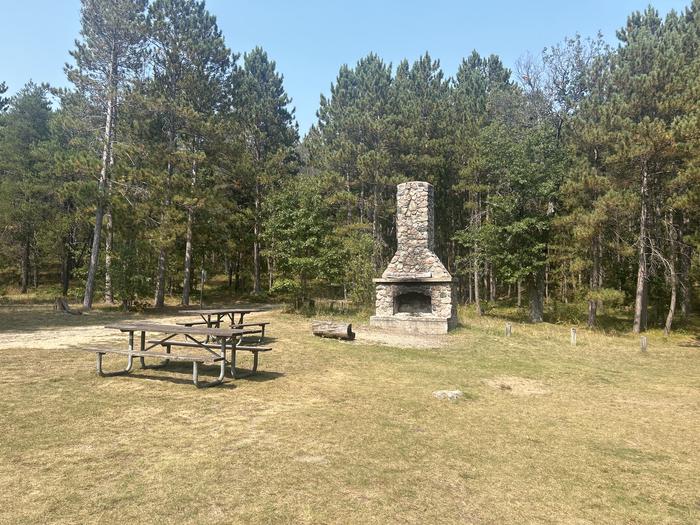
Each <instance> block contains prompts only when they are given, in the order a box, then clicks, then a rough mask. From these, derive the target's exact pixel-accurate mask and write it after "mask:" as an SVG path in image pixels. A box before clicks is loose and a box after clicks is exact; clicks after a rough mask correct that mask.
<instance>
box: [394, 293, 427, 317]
mask: <svg viewBox="0 0 700 525" xmlns="http://www.w3.org/2000/svg"><path fill="white" fill-rule="evenodd" d="M394 311H395V312H396V313H399V314H431V313H433V307H432V304H431V301H430V296H429V295H425V294H422V293H418V292H408V293H403V294H401V295H397V296H396V299H395V303H394Z"/></svg>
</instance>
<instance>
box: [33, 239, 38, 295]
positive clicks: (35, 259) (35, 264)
mask: <svg viewBox="0 0 700 525" xmlns="http://www.w3.org/2000/svg"><path fill="white" fill-rule="evenodd" d="M32 281H33V282H32V284H33V285H34V289H35V290H36V289H37V288H39V253H38V251H37V250H36V249H34V250H32Z"/></svg>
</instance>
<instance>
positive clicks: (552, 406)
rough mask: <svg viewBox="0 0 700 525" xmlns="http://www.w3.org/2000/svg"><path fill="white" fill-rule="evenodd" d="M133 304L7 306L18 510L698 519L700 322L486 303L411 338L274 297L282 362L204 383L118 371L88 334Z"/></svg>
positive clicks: (114, 337)
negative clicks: (353, 332)
mask: <svg viewBox="0 0 700 525" xmlns="http://www.w3.org/2000/svg"><path fill="white" fill-rule="evenodd" d="M154 315H155V314H151V317H153V316H154ZM173 315H174V311H170V312H167V311H166V312H165V313H161V314H158V316H157V317H154V318H158V319H164V320H172V316H173ZM126 316H127V314H123V313H119V312H116V311H109V312H108V311H102V312H100V311H96V312H94V313H91V314H89V315H84V316H75V317H74V316H68V315H64V314H57V313H54V312H52V311H51V309H50V307H47V306H16V307H2V308H0V333H2V340H0V359H1V361H0V362H1V363H2V374H0V414H1V418H0V522H2V523H197V524H199V523H378V524H379V523H382V524H383V523H417V522H420V523H596V524H598V523H649V524H658V523H697V522H699V521H700V341H699V340H698V339H697V336H693V335H691V334H690V333H685V334H681V335H674V336H672V337H670V338H669V339H668V340H664V339H663V338H662V337H661V335H660V334H658V333H651V334H650V342H649V351H648V353H647V354H642V353H641V352H640V351H639V343H638V338H635V337H632V336H631V335H616V336H610V335H607V336H605V335H601V334H599V333H596V332H589V331H587V330H583V329H579V332H578V346H576V347H575V348H572V347H571V346H570V345H569V332H568V327H567V326H559V325H551V324H544V325H540V326H529V325H525V324H515V325H514V328H513V336H512V337H510V338H506V337H504V336H503V335H502V331H503V320H502V319H496V318H491V317H488V318H482V319H474V318H466V319H465V320H464V323H463V326H462V327H461V328H459V329H458V330H456V331H454V332H452V333H451V334H450V335H448V336H446V337H443V338H438V339H435V340H434V341H432V340H428V341H427V343H426V341H425V340H424V341H421V345H417V346H422V347H421V348H416V347H405V348H400V347H398V346H397V345H391V344H390V345H387V344H380V343H379V342H378V341H379V340H378V339H373V338H372V334H371V333H366V334H365V333H364V332H363V330H362V329H360V337H359V338H358V341H356V342H353V343H347V342H339V341H333V340H321V339H317V338H314V337H312V336H311V335H310V329H309V319H308V318H305V317H301V316H297V315H292V314H285V313H282V312H281V311H274V312H268V313H265V314H256V315H255V316H254V317H252V318H253V319H254V318H255V317H257V318H263V317H264V318H267V319H270V320H271V321H272V325H271V330H270V335H271V336H272V337H273V338H274V341H273V342H272V346H273V347H274V351H273V352H271V353H269V354H266V355H264V356H263V357H262V360H261V369H262V370H263V373H261V374H259V375H258V376H256V377H254V378H249V379H242V380H237V381H233V380H231V379H229V380H228V381H227V383H226V384H225V385H224V386H223V387H218V388H213V389H208V390H197V389H195V388H194V386H193V385H192V383H191V366H189V365H188V364H182V365H181V366H178V365H174V366H172V367H171V368H170V369H169V370H168V371H162V370H161V371H140V370H137V371H136V372H135V373H133V374H132V375H130V376H128V377H115V378H99V377H97V376H96V374H95V372H94V357H93V356H92V355H91V354H86V353H81V352H73V351H70V349H71V348H75V347H79V346H87V345H89V346H109V345H116V344H119V345H124V344H125V338H124V336H122V335H120V334H118V333H111V332H110V331H108V330H104V329H102V326H103V325H104V324H105V323H106V322H108V321H115V320H119V319H123V318H126ZM128 317H129V318H133V317H145V316H144V315H143V314H141V315H134V314H131V315H128ZM37 326H38V327H40V328H37ZM404 342H405V343H407V345H408V346H416V345H410V344H408V343H411V341H410V340H408V339H406V340H405V341H403V340H402V338H399V343H401V344H402V343H404ZM402 346H403V344H402ZM426 346H428V347H430V346H433V348H426ZM107 364H108V365H112V366H116V365H118V362H117V360H116V358H111V357H110V358H109V361H108V362H107ZM208 373H210V374H211V375H212V376H213V375H214V373H215V371H214V369H213V368H212V369H210V370H208ZM440 389H460V390H462V391H463V392H464V393H465V395H464V397H463V398H462V399H460V400H458V401H447V400H437V399H435V398H434V397H433V395H432V392H433V391H435V390H440Z"/></svg>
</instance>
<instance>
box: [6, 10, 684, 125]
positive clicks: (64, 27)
mask: <svg viewBox="0 0 700 525" xmlns="http://www.w3.org/2000/svg"><path fill="white" fill-rule="evenodd" d="M689 2H690V0H654V1H653V2H652V4H653V5H654V6H655V7H656V8H657V9H658V10H659V11H660V12H661V13H662V14H665V13H667V12H668V11H669V10H671V9H676V10H677V11H680V10H682V9H683V8H684V7H685V6H687V5H688V4H689ZM646 5H648V2H647V1H646V0H578V1H565V0H520V1H517V0H510V1H508V0H490V1H473V0H462V1H459V0H423V1H416V0H403V1H401V0H346V1H340V0H326V1H322V0H305V1H301V0H297V1H290V0H287V1H285V0H257V1H251V0H208V1H207V6H208V8H209V10H210V11H211V12H212V13H213V14H215V15H216V16H217V19H218V22H219V26H220V27H221V29H222V30H223V33H224V36H225V38H226V43H227V45H228V46H229V47H230V48H231V49H233V50H234V51H237V52H243V51H246V50H250V49H251V48H253V47H255V46H256V45H260V46H262V47H263V48H265V49H266V50H267V52H268V54H269V55H270V57H271V58H272V59H273V60H275V61H276V62H277V67H278V70H279V71H280V72H281V73H282V74H283V75H284V78H285V86H286V88H287V91H288V93H289V94H290V96H291V97H292V99H293V105H294V106H295V107H296V116H297V120H298V122H299V126H300V131H301V133H302V135H303V134H304V133H305V132H306V131H307V130H308V128H309V126H311V124H312V123H313V122H315V120H316V116H315V115H316V109H317V108H318V102H319V95H320V94H321V93H326V94H327V93H328V92H329V89H330V85H331V82H333V81H334V80H335V77H336V75H337V73H338V69H339V68H340V66H341V65H342V64H351V65H352V64H355V63H356V62H357V60H358V59H360V58H361V57H363V56H365V55H366V54H367V53H369V52H371V51H374V52H376V53H377V54H379V55H380V56H381V57H382V58H383V59H384V60H385V61H387V62H392V63H393V64H394V65H396V64H397V63H398V62H399V61H400V60H401V59H402V58H408V59H409V60H410V61H413V60H414V59H416V58H417V57H419V56H420V55H421V54H423V53H424V52H425V51H429V52H430V54H431V56H432V57H433V58H437V59H440V61H441V64H442V67H443V70H444V71H445V73H446V74H447V75H448V76H451V75H453V74H454V72H455V71H456V69H457V66H458V64H459V63H460V61H461V59H462V57H464V56H467V55H468V54H469V53H471V51H472V50H473V49H476V50H477V51H478V52H479V53H481V54H482V55H488V54H491V53H495V54H497V55H500V57H501V58H502V60H503V62H504V63H505V64H506V66H508V67H511V68H512V67H513V66H514V65H515V62H516V60H517V59H518V57H520V56H521V55H522V54H524V53H525V52H526V51H530V52H532V53H539V52H540V51H541V50H542V48H544V47H546V46H549V45H552V44H556V43H557V42H560V41H561V40H562V39H563V38H564V37H565V36H567V35H573V34H574V33H576V32H579V33H581V35H583V36H593V35H595V34H596V32H597V31H598V30H600V31H602V32H603V35H604V36H605V37H606V39H607V40H608V41H609V42H611V43H614V42H615V30H616V29H617V28H619V27H621V26H622V25H624V23H625V21H626V19H627V15H628V14H629V13H631V12H632V11H634V10H641V9H644V8H645V7H646ZM79 10H80V0H20V1H17V0H0V13H2V16H1V17H0V81H3V80H4V81H5V82H6V83H7V84H8V86H9V88H10V93H14V92H15V91H17V90H18V89H19V88H21V87H22V85H23V84H24V83H25V82H26V81H28V80H29V79H32V80H34V81H36V82H49V83H51V84H52V85H56V86H64V85H66V79H65V76H64V74H63V65H64V63H65V62H66V61H68V60H69V59H70V56H69V55H68V51H69V50H70V49H71V48H72V47H73V41H74V39H75V38H77V36H78V31H79V29H80V27H79V22H80V21H79Z"/></svg>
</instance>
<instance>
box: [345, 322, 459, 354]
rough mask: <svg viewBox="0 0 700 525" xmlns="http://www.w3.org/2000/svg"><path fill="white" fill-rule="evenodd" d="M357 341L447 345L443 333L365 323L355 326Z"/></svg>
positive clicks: (420, 345) (400, 344)
mask: <svg viewBox="0 0 700 525" xmlns="http://www.w3.org/2000/svg"><path fill="white" fill-rule="evenodd" d="M354 331H355V333H356V334H357V336H356V339H355V340H356V341H359V342H360V343H365V344H380V345H385V346H393V347H397V348H442V347H444V346H446V345H447V338H446V337H445V336H443V335H421V334H406V333H401V332H391V331H388V330H379V329H374V328H371V327H369V326H366V325H363V326H358V327H357V328H354Z"/></svg>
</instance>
